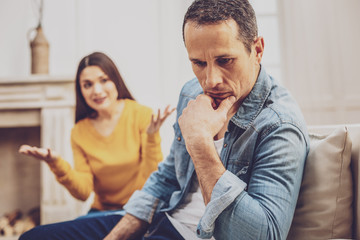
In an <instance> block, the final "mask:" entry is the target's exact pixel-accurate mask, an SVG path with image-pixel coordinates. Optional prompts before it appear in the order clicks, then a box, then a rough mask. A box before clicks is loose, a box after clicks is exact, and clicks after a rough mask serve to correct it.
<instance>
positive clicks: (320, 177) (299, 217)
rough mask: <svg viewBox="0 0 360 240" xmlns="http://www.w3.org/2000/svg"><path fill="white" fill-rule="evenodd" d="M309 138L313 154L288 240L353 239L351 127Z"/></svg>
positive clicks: (309, 161) (308, 163)
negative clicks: (349, 131) (349, 129)
mask: <svg viewBox="0 0 360 240" xmlns="http://www.w3.org/2000/svg"><path fill="white" fill-rule="evenodd" d="M309 135H310V152H309V155H308V158H307V160H306V166H305V169H304V176H303V181H302V183H301V189H300V193H299V199H298V202H297V206H296V210H295V214H294V219H293V222H292V225H291V228H290V232H289V235H288V239H291V240H292V239H294V240H297V239H313V240H315V239H331V238H352V234H353V232H352V231H353V230H352V224H353V183H352V172H351V168H350V162H351V145H352V144H351V139H350V137H349V134H348V131H347V128H346V127H340V128H337V129H335V130H334V131H333V132H332V133H331V134H329V135H317V134H312V133H310V134H309Z"/></svg>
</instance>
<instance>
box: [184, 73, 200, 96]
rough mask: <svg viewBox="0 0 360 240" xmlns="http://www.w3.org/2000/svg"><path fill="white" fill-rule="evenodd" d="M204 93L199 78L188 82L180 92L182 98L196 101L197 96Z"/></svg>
mask: <svg viewBox="0 0 360 240" xmlns="http://www.w3.org/2000/svg"><path fill="white" fill-rule="evenodd" d="M201 93H203V89H202V88H201V85H200V83H199V81H198V79H197V78H193V79H191V80H190V81H187V82H186V83H185V84H184V86H183V88H182V89H181V92H180V97H187V98H192V99H195V98H196V96H198V95H199V94H201Z"/></svg>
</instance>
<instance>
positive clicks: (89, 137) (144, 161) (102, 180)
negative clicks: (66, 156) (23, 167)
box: [19, 52, 174, 212]
mask: <svg viewBox="0 0 360 240" xmlns="http://www.w3.org/2000/svg"><path fill="white" fill-rule="evenodd" d="M173 111H174V109H172V110H170V109H169V106H168V107H166V109H165V111H164V114H163V115H162V116H161V114H160V110H159V111H158V115H157V117H154V115H152V110H151V109H150V108H149V107H146V106H143V105H140V104H139V103H137V102H136V101H135V100H134V98H133V97H132V96H131V94H130V92H129V90H128V89H127V87H126V85H125V83H124V81H123V79H122V77H121V76H120V73H119V71H118V70H117V68H116V66H115V64H114V63H113V61H112V60H111V59H110V58H109V57H108V56H106V55H105V54H103V53H100V52H95V53H92V54H90V55H88V56H86V57H84V58H83V59H82V60H81V61H80V63H79V66H78V70H77V74H76V113H75V115H76V119H75V123H76V124H75V126H74V128H73V129H72V132H71V145H72V150H73V154H74V169H73V168H71V166H70V164H69V163H68V162H66V161H65V160H63V159H62V158H61V157H60V156H59V155H58V154H57V153H56V152H54V151H53V150H50V149H43V148H37V147H31V146H28V145H23V146H21V147H20V149H19V152H20V153H23V154H25V155H29V156H33V157H35V158H38V159H41V160H44V161H45V162H46V163H47V164H48V165H49V167H50V169H51V171H52V172H53V173H54V174H55V176H56V179H57V181H58V182H59V183H61V184H62V185H64V186H65V187H66V188H67V189H68V191H69V192H70V193H71V194H72V195H73V196H74V197H75V198H77V199H80V200H83V201H84V200H86V199H87V198H88V197H89V195H90V193H91V192H92V191H94V192H95V198H94V202H93V204H92V206H91V210H90V212H96V211H104V210H115V209H122V207H123V205H124V204H125V203H126V202H127V201H128V199H129V198H130V196H131V194H132V193H133V192H134V191H135V190H137V189H140V188H141V187H142V186H143V184H144V183H145V180H146V179H147V178H148V177H149V175H150V174H151V173H152V172H153V171H154V170H156V168H157V164H158V163H159V162H160V161H161V160H162V152H161V147H160V134H159V128H160V126H161V125H162V123H163V122H164V120H165V119H166V118H167V117H168V116H169V115H170V114H171V113H172V112H173Z"/></svg>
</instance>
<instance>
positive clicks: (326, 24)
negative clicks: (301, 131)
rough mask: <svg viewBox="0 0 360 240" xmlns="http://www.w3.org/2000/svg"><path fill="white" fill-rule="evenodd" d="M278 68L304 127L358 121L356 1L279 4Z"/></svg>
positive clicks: (283, 0)
mask: <svg viewBox="0 0 360 240" xmlns="http://www.w3.org/2000/svg"><path fill="white" fill-rule="evenodd" d="M279 5H280V12H281V14H280V15H281V26H282V27H281V30H282V31H281V40H282V50H283V55H284V58H283V59H284V61H283V64H284V65H283V69H284V76H285V79H286V81H284V82H286V85H287V86H288V87H289V89H290V90H292V91H293V93H294V95H295V97H296V98H297V100H298V102H299V103H300V106H301V108H302V110H303V112H304V114H305V118H306V120H307V123H308V124H309V125H314V124H316V125H319V124H341V123H359V122H360V95H359V90H360V81H359V80H360V79H359V74H358V71H357V70H358V69H357V68H358V67H359V55H360V44H359V42H360V14H359V13H360V1H358V0H347V1H343V0H316V1H312V0H292V1H287V0H279Z"/></svg>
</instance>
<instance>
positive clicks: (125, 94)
mask: <svg viewBox="0 0 360 240" xmlns="http://www.w3.org/2000/svg"><path fill="white" fill-rule="evenodd" d="M88 66H98V67H99V68H101V70H102V71H103V72H104V73H105V74H106V75H107V76H108V77H109V79H110V80H111V81H113V82H114V84H115V86H116V89H117V91H118V98H117V99H132V100H135V99H134V97H133V96H132V95H131V93H130V91H129V90H128V88H127V87H126V85H125V82H124V80H123V78H122V77H121V75H120V72H119V70H118V69H117V67H116V65H115V63H114V62H113V61H112V60H111V59H110V58H109V57H108V56H107V55H105V54H104V53H101V52H94V53H91V54H90V55H88V56H85V57H84V58H83V59H81V61H80V63H79V66H78V69H77V73H76V80H75V91H76V107H75V123H77V122H78V121H80V120H81V119H84V118H87V117H89V118H96V117H97V114H98V113H97V112H96V111H95V110H94V109H92V108H91V107H90V106H89V105H88V104H87V103H86V101H85V99H84V97H83V95H82V93H81V88H80V74H81V72H82V70H84V68H86V67H88Z"/></svg>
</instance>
